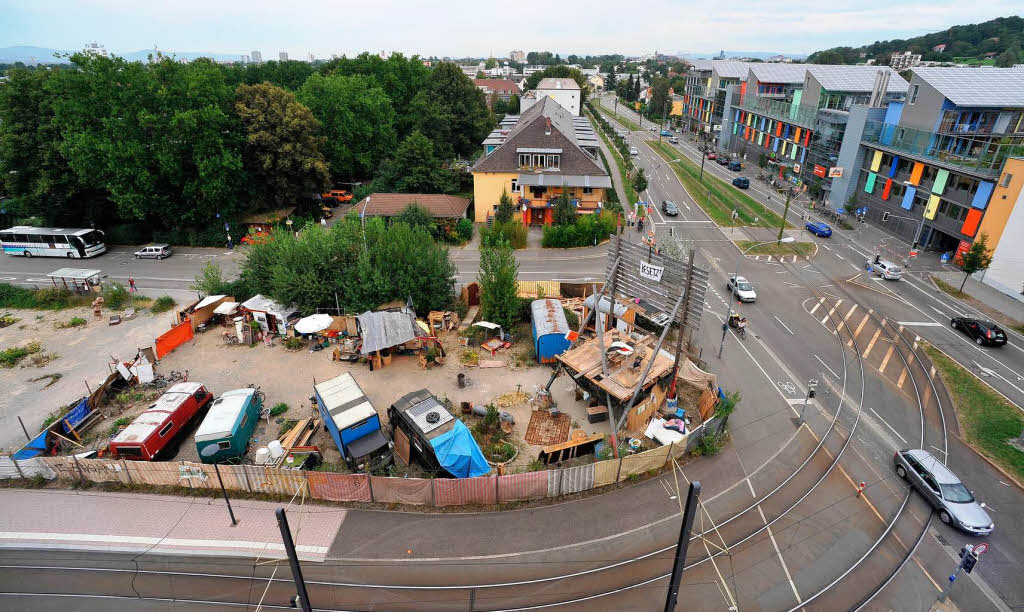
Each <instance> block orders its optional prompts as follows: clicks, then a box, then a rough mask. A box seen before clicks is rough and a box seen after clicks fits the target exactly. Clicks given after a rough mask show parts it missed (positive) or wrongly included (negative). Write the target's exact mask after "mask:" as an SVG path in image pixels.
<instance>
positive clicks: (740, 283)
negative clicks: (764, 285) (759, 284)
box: [725, 276, 757, 302]
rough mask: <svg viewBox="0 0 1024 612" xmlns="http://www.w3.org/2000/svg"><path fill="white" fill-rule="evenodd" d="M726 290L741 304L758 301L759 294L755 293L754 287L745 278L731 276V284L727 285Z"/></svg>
mask: <svg viewBox="0 0 1024 612" xmlns="http://www.w3.org/2000/svg"><path fill="white" fill-rule="evenodd" d="M725 288H726V289H728V290H729V293H732V294H733V295H735V296H736V299H737V300H739V301H741V302H756V301H757V292H756V291H754V286H753V285H751V284H750V281H748V280H747V279H746V278H745V277H742V276H730V277H729V282H727V283H726V284H725Z"/></svg>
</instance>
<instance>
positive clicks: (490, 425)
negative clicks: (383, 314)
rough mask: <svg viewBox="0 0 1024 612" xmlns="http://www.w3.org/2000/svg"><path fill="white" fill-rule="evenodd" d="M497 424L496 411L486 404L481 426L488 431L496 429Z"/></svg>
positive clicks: (498, 419) (498, 420)
mask: <svg viewBox="0 0 1024 612" xmlns="http://www.w3.org/2000/svg"><path fill="white" fill-rule="evenodd" d="M499 423H500V418H499V417H498V409H497V408H496V407H495V406H494V404H487V415H486V416H484V420H483V426H484V427H486V428H487V429H489V430H494V429H497V427H498V425H499Z"/></svg>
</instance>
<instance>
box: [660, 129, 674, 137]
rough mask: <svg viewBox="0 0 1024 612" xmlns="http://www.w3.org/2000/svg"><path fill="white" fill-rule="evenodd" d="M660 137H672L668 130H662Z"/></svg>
mask: <svg viewBox="0 0 1024 612" xmlns="http://www.w3.org/2000/svg"><path fill="white" fill-rule="evenodd" d="M661 135H662V136H671V135H672V132H670V131H668V130H662V131H661Z"/></svg>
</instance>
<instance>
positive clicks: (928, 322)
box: [896, 321, 945, 327]
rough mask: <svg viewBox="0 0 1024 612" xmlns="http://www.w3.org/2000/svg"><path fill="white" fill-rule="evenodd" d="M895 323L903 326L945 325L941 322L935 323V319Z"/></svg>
mask: <svg viewBox="0 0 1024 612" xmlns="http://www.w3.org/2000/svg"><path fill="white" fill-rule="evenodd" d="M896 324H897V325H903V326H905V327H914V326H917V327H945V326H944V325H943V324H942V323H936V322H935V321H896Z"/></svg>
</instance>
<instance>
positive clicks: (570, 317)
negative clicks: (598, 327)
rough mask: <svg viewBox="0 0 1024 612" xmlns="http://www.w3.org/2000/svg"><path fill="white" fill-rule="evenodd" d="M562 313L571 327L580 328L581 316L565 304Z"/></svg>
mask: <svg viewBox="0 0 1024 612" xmlns="http://www.w3.org/2000/svg"><path fill="white" fill-rule="evenodd" d="M562 314H564V315H565V322H566V323H568V324H569V329H579V327H580V318H579V316H578V315H577V314H576V313H575V312H573V311H571V310H569V309H568V308H566V307H564V306H563V307H562Z"/></svg>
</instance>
